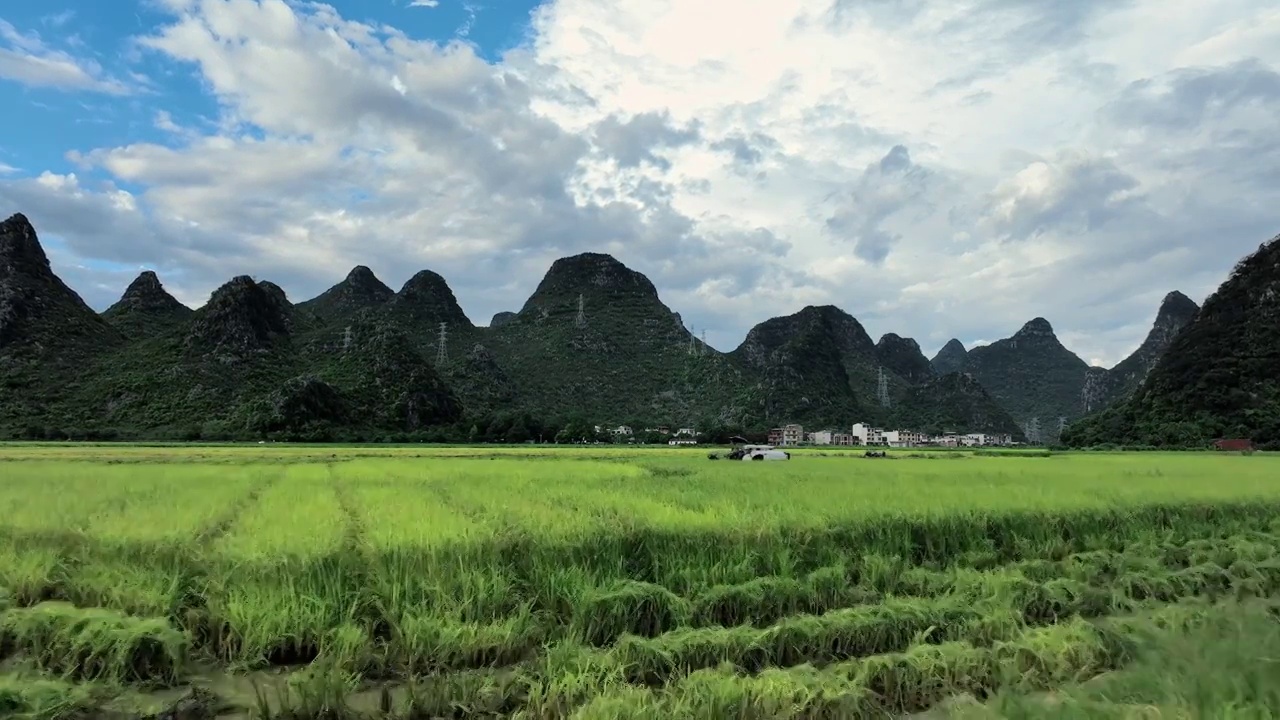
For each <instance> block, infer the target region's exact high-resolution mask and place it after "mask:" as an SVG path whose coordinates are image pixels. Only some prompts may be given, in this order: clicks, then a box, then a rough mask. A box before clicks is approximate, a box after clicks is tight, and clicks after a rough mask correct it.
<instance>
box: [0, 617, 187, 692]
mask: <svg viewBox="0 0 1280 720" xmlns="http://www.w3.org/2000/svg"><path fill="white" fill-rule="evenodd" d="M12 652H21V653H23V654H24V655H25V656H27V657H28V658H29V659H30V660H31V661H32V662H34V663H35V664H36V666H37V667H39V668H40V669H42V670H48V671H52V672H57V673H62V674H64V675H66V676H68V677H73V678H76V679H81V680H109V681H113V682H122V683H146V684H152V685H172V684H174V683H176V682H178V680H179V679H180V677H181V674H182V671H183V668H184V666H185V664H186V659H187V639H186V637H185V636H184V635H183V634H182V633H181V632H179V631H177V630H175V629H174V628H173V627H172V626H170V625H169V623H168V621H167V620H164V619H162V618H136V617H130V616H127V615H123V614H121V613H118V612H114V611H111V610H104V609H99V608H90V609H84V608H77V607H74V606H72V605H70V604H67V603H63V602H46V603H41V604H39V605H36V606H34V607H31V608H17V609H13V610H9V611H8V612H6V613H4V614H3V615H0V654H9V653H12Z"/></svg>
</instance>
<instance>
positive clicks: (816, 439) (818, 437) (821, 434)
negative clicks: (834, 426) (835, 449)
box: [809, 430, 831, 445]
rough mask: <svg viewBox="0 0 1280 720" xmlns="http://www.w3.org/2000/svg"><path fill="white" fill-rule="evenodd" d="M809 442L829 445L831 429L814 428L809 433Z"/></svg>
mask: <svg viewBox="0 0 1280 720" xmlns="http://www.w3.org/2000/svg"><path fill="white" fill-rule="evenodd" d="M809 442H811V443H813V444H814V445H830V444H831V431H830V430H816V431H814V433H813V435H811V436H810V437H809Z"/></svg>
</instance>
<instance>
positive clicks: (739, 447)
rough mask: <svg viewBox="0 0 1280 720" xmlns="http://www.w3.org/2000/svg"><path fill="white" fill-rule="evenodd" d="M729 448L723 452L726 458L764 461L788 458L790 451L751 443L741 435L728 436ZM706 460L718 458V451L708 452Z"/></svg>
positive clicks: (789, 457)
mask: <svg viewBox="0 0 1280 720" xmlns="http://www.w3.org/2000/svg"><path fill="white" fill-rule="evenodd" d="M729 443H730V450H729V452H728V453H727V454H725V456H724V457H725V459H727V460H747V461H764V460H790V459H791V453H789V452H787V451H785V450H779V449H777V448H775V447H774V446H772V445H752V444H750V443H748V442H747V439H746V438H743V437H736V436H735V437H731V438H729ZM707 459H708V460H719V459H720V454H719V453H709V454H708V455H707Z"/></svg>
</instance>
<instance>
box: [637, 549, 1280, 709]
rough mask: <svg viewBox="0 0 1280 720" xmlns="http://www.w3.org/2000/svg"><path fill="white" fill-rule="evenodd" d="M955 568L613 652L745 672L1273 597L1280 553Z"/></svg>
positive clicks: (654, 666)
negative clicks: (945, 581) (870, 600)
mask: <svg viewBox="0 0 1280 720" xmlns="http://www.w3.org/2000/svg"><path fill="white" fill-rule="evenodd" d="M939 575H941V576H946V575H948V574H945V573H944V574H939ZM949 575H950V583H949V590H948V591H947V592H946V593H945V594H939V595H937V596H934V597H928V598H888V599H886V600H885V601H884V602H883V603H880V604H875V605H866V606H862V607H857V608H850V609H845V610H838V611H835V612H830V613H827V614H824V615H817V616H799V617H793V618H788V619H785V620H782V621H781V622H779V623H778V624H777V625H775V626H773V627H770V628H765V629H757V628H753V627H749V626H738V627H730V628H723V627H715V628H696V629H694V628H686V629H680V630H675V631H673V632H669V633H666V634H663V635H659V636H657V637H652V638H642V637H636V636H627V637H624V638H623V639H622V640H620V641H619V642H618V643H617V645H615V646H614V648H613V649H612V656H613V658H614V660H615V661H616V662H617V663H619V664H620V665H622V666H624V667H626V668H628V670H627V679H628V681H630V682H638V683H644V684H650V685H655V684H663V683H667V682H669V681H671V679H672V678H673V677H678V676H680V675H683V674H687V673H689V672H691V671H695V670H698V669H703V668H713V667H717V666H719V665H721V664H724V663H728V664H730V665H733V666H735V667H737V668H739V669H741V670H743V671H746V672H759V671H760V670H762V669H764V668H767V667H789V666H793V665H800V664H803V663H818V664H824V663H830V662H838V661H842V660H847V659H851V658H857V657H862V656H865V655H871V654H877V653H885V652H892V651H901V650H904V649H905V648H907V647H908V646H909V645H911V644H912V643H913V642H919V641H921V640H922V639H923V638H926V637H927V638H928V641H929V642H946V641H950V640H962V641H965V642H969V643H972V644H975V645H990V644H993V643H998V642H1000V641H1002V640H1007V639H1008V638H1010V637H1012V636H1013V635H1014V634H1016V633H1018V632H1021V631H1022V630H1023V629H1024V628H1025V627H1027V626H1032V627H1034V626H1042V625H1047V624H1051V623H1055V622H1059V621H1061V620H1063V619H1066V618H1070V617H1072V616H1077V615H1078V616H1082V617H1099V616H1105V615H1108V614H1111V613H1113V612H1117V611H1126V610H1131V609H1133V608H1135V607H1139V606H1140V605H1141V604H1142V603H1144V602H1146V601H1151V600H1155V601H1159V602H1173V601H1178V600H1181V599H1185V598H1191V597H1196V596H1199V595H1205V596H1208V597H1210V598H1214V597H1219V596H1223V595H1226V594H1228V593H1230V594H1234V595H1236V596H1254V597H1265V596H1268V595H1270V594H1272V593H1274V592H1276V591H1277V590H1280V563H1275V562H1273V561H1264V563H1259V564H1249V563H1246V562H1244V561H1237V562H1236V563H1235V564H1233V565H1232V568H1231V569H1229V570H1224V569H1222V568H1218V567H1217V566H1212V565H1207V564H1206V565H1205V566H1195V567H1192V568H1186V569H1182V570H1177V571H1168V570H1163V571H1162V570H1160V569H1157V570H1155V571H1153V572H1152V573H1150V574H1146V575H1136V574H1131V575H1125V576H1122V577H1121V578H1120V580H1119V582H1117V583H1115V584H1114V585H1113V586H1112V587H1109V588H1106V587H1099V586H1091V585H1086V584H1084V583H1082V582H1080V581H1077V580H1071V579H1065V578H1060V579H1054V580H1049V581H1048V582H1044V583H1040V582H1036V581H1034V580H1031V579H1029V578H1027V577H1026V576H1025V575H1023V574H1022V573H1020V572H1017V571H1014V570H999V571H989V572H985V573H978V572H974V571H955V572H953V573H949Z"/></svg>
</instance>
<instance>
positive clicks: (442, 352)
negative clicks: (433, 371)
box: [436, 323, 449, 365]
mask: <svg viewBox="0 0 1280 720" xmlns="http://www.w3.org/2000/svg"><path fill="white" fill-rule="evenodd" d="M448 325H449V324H448V323H440V346H439V347H438V348H436V365H444V364H445V363H446V362H448V360H449V352H448V350H447V349H446V347H445V340H447V339H448V337H449V330H448Z"/></svg>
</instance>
